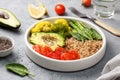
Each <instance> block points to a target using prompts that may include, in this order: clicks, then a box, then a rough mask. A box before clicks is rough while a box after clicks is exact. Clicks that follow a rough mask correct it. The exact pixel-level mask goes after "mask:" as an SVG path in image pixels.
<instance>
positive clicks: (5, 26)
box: [0, 22, 21, 29]
mask: <svg viewBox="0 0 120 80" xmlns="http://www.w3.org/2000/svg"><path fill="white" fill-rule="evenodd" d="M20 26H21V23H20V24H19V25H16V27H13V26H10V25H7V24H4V23H2V22H0V27H3V28H9V29H18V28H19V27H20Z"/></svg>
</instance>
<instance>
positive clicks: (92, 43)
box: [65, 37, 102, 58]
mask: <svg viewBox="0 0 120 80" xmlns="http://www.w3.org/2000/svg"><path fill="white" fill-rule="evenodd" d="M65 45H66V46H65V48H66V49H67V50H73V49H74V50H76V51H78V53H79V54H80V56H81V58H85V57H88V56H91V55H93V54H95V53H96V52H97V51H98V50H99V49H100V48H101V46H102V40H86V41H84V42H83V41H78V40H76V39H75V38H73V37H72V38H69V39H67V40H66V41H65Z"/></svg>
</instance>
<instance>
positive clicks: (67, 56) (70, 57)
mask: <svg viewBox="0 0 120 80" xmlns="http://www.w3.org/2000/svg"><path fill="white" fill-rule="evenodd" d="M76 59H80V55H79V53H77V52H76V51H74V50H73V51H70V52H67V53H62V54H61V60H76Z"/></svg>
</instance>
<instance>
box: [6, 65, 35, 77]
mask: <svg viewBox="0 0 120 80" xmlns="http://www.w3.org/2000/svg"><path fill="white" fill-rule="evenodd" d="M6 68H7V69H8V70H9V71H11V72H14V73H16V74H18V75H20V76H26V75H31V76H34V74H31V73H30V72H29V70H28V69H27V68H26V67H25V66H24V65H22V64H19V63H10V64H7V65H6Z"/></svg>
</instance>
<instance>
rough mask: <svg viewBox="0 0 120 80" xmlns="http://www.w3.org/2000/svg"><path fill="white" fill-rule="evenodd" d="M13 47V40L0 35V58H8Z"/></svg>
mask: <svg viewBox="0 0 120 80" xmlns="http://www.w3.org/2000/svg"><path fill="white" fill-rule="evenodd" d="M13 47H14V40H13V39H12V38H11V37H9V36H4V35H0V57H5V56H8V55H9V54H10V53H11V52H12V50H13Z"/></svg>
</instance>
